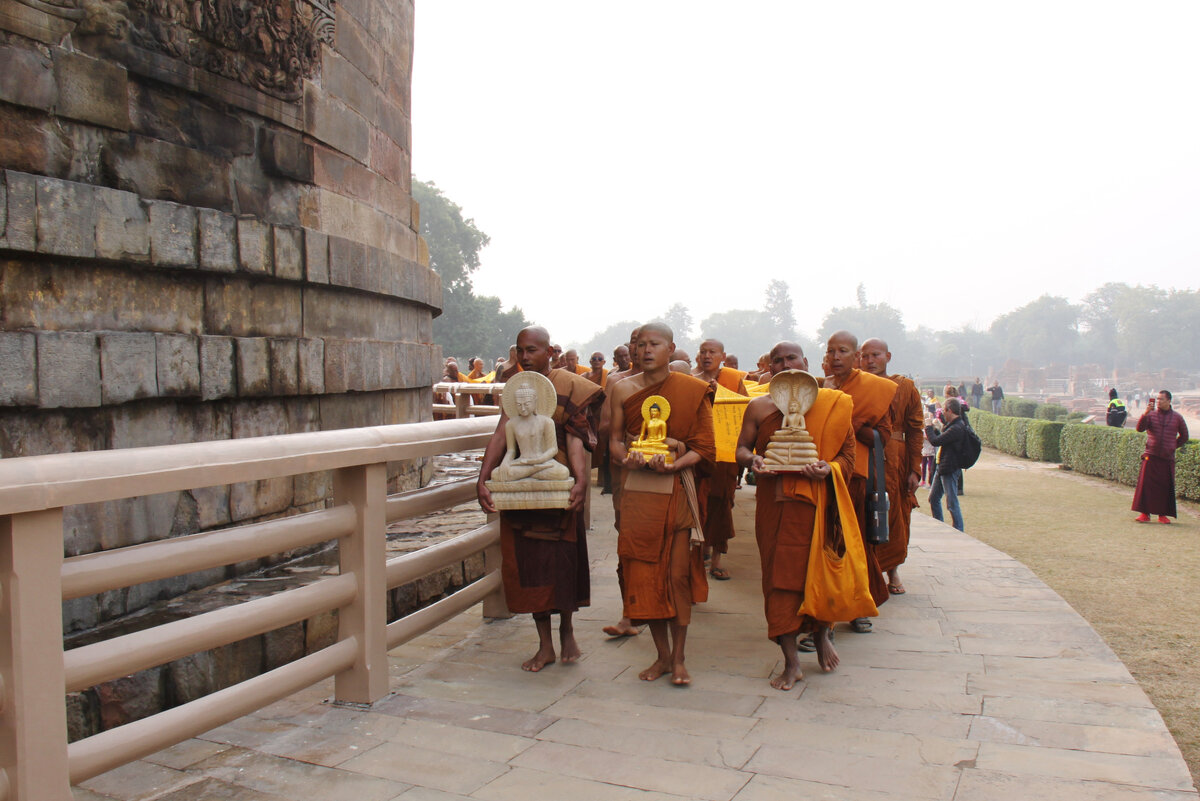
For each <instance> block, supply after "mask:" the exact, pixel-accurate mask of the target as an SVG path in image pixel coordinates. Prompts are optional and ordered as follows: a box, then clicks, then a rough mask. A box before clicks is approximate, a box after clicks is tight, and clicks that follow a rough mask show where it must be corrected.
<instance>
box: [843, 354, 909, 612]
mask: <svg viewBox="0 0 1200 801" xmlns="http://www.w3.org/2000/svg"><path fill="white" fill-rule="evenodd" d="M891 361H892V354H891V353H890V352H889V351H888V346H887V343H886V342H884V341H883V340H882V339H868V340H867V341H866V342H864V343H863V345H862V350H861V351H859V363H860V364H861V366H862V370H863V372H867V373H870V374H871V375H877V376H879V377H881V378H890V379H891V380H892V381H895V382H896V394H895V396H894V397H893V398H892V411H891V415H892V436H891V438H889V439H888V440H887V442H886V443H885V445H884V454H885V456H884V458H885V460H886V462H885V467H886V469H887V493H888V497H889V498H890V499H891V506H889V507H888V541H887V543H886V544H884V545H876V546H874V550H875V558H876V559H877V560H878V561H879V569H880V570H882V571H884V572H885V573H887V578H888V585H887V588H888V592H889V593H891V594H893V595H903V594H904V585H903V584H902V583H901V582H900V573H899V567H900V565H902V564H904V562H905V560H907V559H908V532H909V525H910V523H911V520H912V510H913V507H915V506H916V505H917V485H918V484H920V483H921V445H922V443H923V442H924V441H925V407H924V406H922V405H921V393H920V392H919V391H918V390H917V386H916V384H914V383H913V382H912V380H911V379H909V378H907V377H905V376H902V375H900V374H899V373H897V374H895V375H888V373H887V368H888V364H890V363H891Z"/></svg>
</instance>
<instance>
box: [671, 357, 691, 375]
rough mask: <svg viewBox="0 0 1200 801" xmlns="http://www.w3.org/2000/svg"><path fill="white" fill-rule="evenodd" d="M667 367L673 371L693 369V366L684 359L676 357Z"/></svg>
mask: <svg viewBox="0 0 1200 801" xmlns="http://www.w3.org/2000/svg"><path fill="white" fill-rule="evenodd" d="M667 367H668V368H669V369H670V370H671V372H672V373H690V372H691V371H692V366H691V365H690V364H688V363H687V362H685V361H683V360H682V359H675V360H674V361H673V362H671V363H670V364H669V365H667Z"/></svg>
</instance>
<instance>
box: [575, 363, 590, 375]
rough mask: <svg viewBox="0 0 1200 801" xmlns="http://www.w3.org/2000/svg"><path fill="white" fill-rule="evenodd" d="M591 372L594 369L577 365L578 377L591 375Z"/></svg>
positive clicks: (576, 372)
mask: <svg viewBox="0 0 1200 801" xmlns="http://www.w3.org/2000/svg"><path fill="white" fill-rule="evenodd" d="M591 371H592V368H590V367H588V366H587V365H585V364H577V365H575V374H576V375H584V374H585V373H590V372H591Z"/></svg>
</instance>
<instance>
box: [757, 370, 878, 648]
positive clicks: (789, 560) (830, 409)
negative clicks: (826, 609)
mask: <svg viewBox="0 0 1200 801" xmlns="http://www.w3.org/2000/svg"><path fill="white" fill-rule="evenodd" d="M852 405H853V404H852V402H851V400H850V398H849V397H848V396H847V395H845V394H843V393H841V392H838V391H837V390H832V389H822V390H818V392H817V398H816V400H815V401H814V402H813V406H812V408H811V409H809V410H808V413H807V414H806V415H804V425H805V427H806V428H807V429H808V433H809V434H811V435H812V437H813V439H814V440H815V443H816V446H817V455H818V456H819V457H820V458H821V459H822V460H823V461H826V462H829V463H830V464H837V465H838V466H839V468H840V471H841V474H842V475H850V474H851V473H852V472H853V470H854V429H853V428H851V426H850V415H851V408H852ZM782 424H783V413H782V412H780V411H779V410H775V411H773V412H772V413H771V414H769V415H768V416H767V418H766V419H765V420H763V422H762V424H761V425H760V426H759V428H758V440H757V442H755V448H754V450H755V452H756V453H759V454H765V453H766V451H767V445H768V444H769V442H770V440H771V435H773V434H774V433H775V432H776V431H778V430H779V428H780V426H781V425H782ZM756 482H757V483H756V485H755V498H756V506H757V508H756V510H755V514H754V531H755V536H756V538H757V539H758V553H759V558H760V560H761V562H762V588H763V604H764V611H765V613H766V618H767V636H768V637H769V638H771V639H775V638H776V637H778V636H779V635H781V634H790V633H792V632H794V631H797V630H801V631H811V630H812V624H813V621H812V619H807V620H804V619H801V618H799V617H797V615H798V614H799V611H800V605H801V603H803V601H804V586H805V584H806V583H807V578H808V561H809V551H810V549H811V546H812V540H813V536H814V534H815V533H816V532H815V530H814V529H815V525H816V518H817V508H816V505H815V502H814V499H815V496H816V493H815V491H814V490H813V489H812V487H811V485H812V484H814V483H816V482H814V481H813V480H812V479H808V478H800V477H796V476H785V475H775V476H769V475H762V476H758V477H757V479H756ZM805 485H809V486H807V487H806V486H805ZM824 518H825V524H826V525H825V531H824V532H821V533H822V535H823V536H826V537H830V536H832V535H833V534H834V533H835V532H836V531H837V530H838V529H839V528H840V526H839V525H838V524H839V522H840V518H839V516H838V515H837V514H836V513H834V512H830V511H828V510H827V512H826V514H825V515H824ZM824 622H826V623H832V622H834V621H824Z"/></svg>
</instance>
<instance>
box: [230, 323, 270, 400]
mask: <svg viewBox="0 0 1200 801" xmlns="http://www.w3.org/2000/svg"><path fill="white" fill-rule="evenodd" d="M237 381H238V395H241V396H243V397H249V396H254V395H267V394H269V393H270V391H271V349H270V345H269V344H268V341H267V340H266V339H263V338H261V337H252V338H251V337H239V338H238V340H237Z"/></svg>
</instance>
